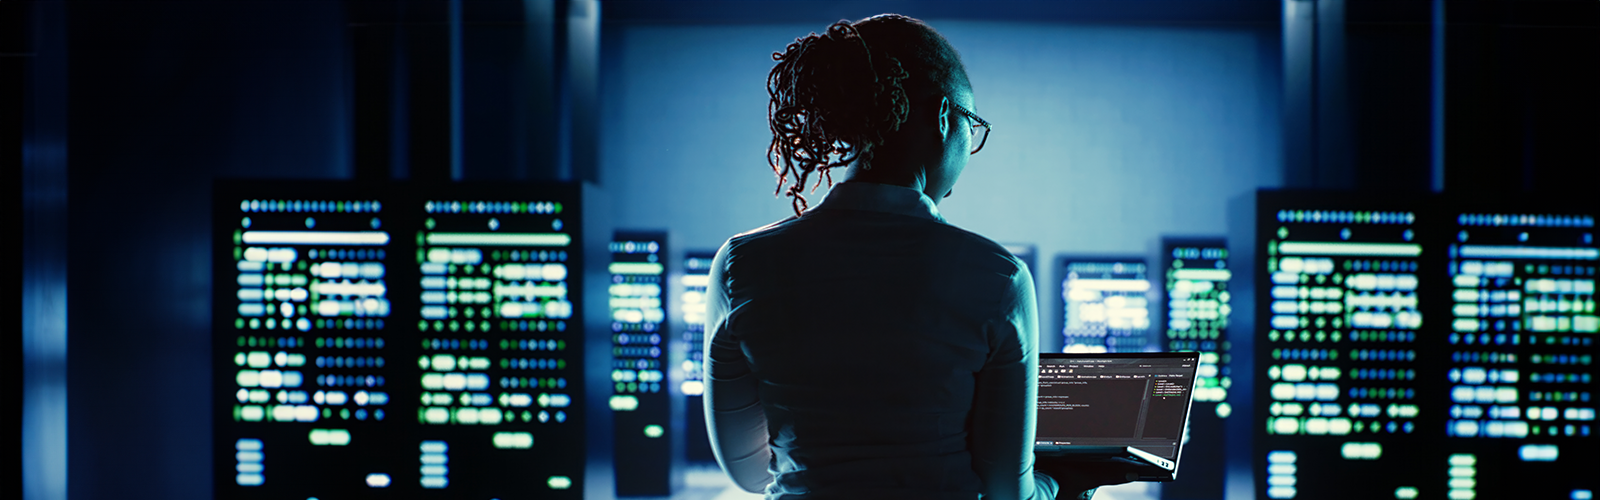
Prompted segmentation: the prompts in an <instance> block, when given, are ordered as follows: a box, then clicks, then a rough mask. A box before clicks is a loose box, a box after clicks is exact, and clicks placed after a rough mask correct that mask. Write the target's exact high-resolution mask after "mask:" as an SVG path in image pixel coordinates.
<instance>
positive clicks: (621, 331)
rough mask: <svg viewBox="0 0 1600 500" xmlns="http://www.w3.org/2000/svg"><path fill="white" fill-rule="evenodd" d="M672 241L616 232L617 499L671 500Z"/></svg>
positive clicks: (613, 341)
mask: <svg viewBox="0 0 1600 500" xmlns="http://www.w3.org/2000/svg"><path fill="white" fill-rule="evenodd" d="M666 243H667V234H666V233H665V232H643V231H618V232H617V233H616V234H615V235H614V236H613V237H612V239H611V265H610V270H611V285H610V286H611V356H612V365H611V382H612V383H613V384H614V386H613V388H612V396H611V409H612V410H613V411H614V412H615V416H614V417H613V418H614V419H613V421H612V422H613V424H614V432H615V437H616V457H617V460H616V477H617V494H618V495H619V496H641V495H658V496H659V495H670V494H671V493H672V486H673V484H672V481H671V474H672V467H671V465H672V463H673V460H672V459H673V458H674V457H673V456H672V446H671V439H670V437H669V436H667V434H668V433H669V432H677V430H678V428H677V427H675V426H673V425H672V422H671V417H672V411H671V409H672V406H671V405H672V400H671V397H670V394H671V393H672V388H671V387H670V386H669V385H668V380H667V376H666V369H667V368H668V366H667V360H668V356H667V354H668V351H667V348H668V345H669V344H670V340H671V339H670V338H669V337H668V336H667V335H668V331H667V329H666V328H665V326H666V320H667V312H666V303H665V301H664V300H663V299H664V298H665V295H664V293H663V292H664V291H665V285H666V277H667V269H666V265H665V258H666V255H667V253H666Z"/></svg>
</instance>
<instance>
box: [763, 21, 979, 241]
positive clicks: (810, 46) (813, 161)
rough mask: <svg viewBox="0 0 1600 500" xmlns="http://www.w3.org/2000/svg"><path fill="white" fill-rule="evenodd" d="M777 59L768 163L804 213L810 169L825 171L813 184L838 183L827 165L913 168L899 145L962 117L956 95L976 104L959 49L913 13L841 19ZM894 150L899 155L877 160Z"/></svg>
mask: <svg viewBox="0 0 1600 500" xmlns="http://www.w3.org/2000/svg"><path fill="white" fill-rule="evenodd" d="M772 58H773V59H774V60H776V61H778V63H777V65H776V66H774V67H773V68H772V72H771V73H770V74H768V76H767V93H768V95H769V96H770V97H771V101H770V102H769V103H768V107H767V121H768V125H769V126H770V127H771V129H772V136H773V137H772V144H771V146H770V147H769V148H768V151H767V160H768V163H769V164H770V165H771V166H772V169H773V172H774V173H775V174H777V175H778V191H779V192H783V193H786V194H788V195H789V196H790V197H791V198H792V199H793V204H794V209H795V213H796V214H798V213H800V212H802V211H804V209H805V207H806V201H805V198H804V197H803V193H804V191H805V189H806V184H807V183H808V180H809V179H810V177H811V174H814V173H817V174H821V177H819V178H818V179H816V180H815V183H814V184H813V185H812V189H815V187H816V186H817V185H820V184H821V182H822V178H828V180H829V181H830V182H831V181H832V177H831V175H830V174H829V172H828V171H829V169H832V168H836V167H842V166H847V165H852V164H854V165H855V168H856V169H858V170H871V169H873V168H874V167H875V166H878V167H879V168H880V170H882V169H886V168H887V169H892V168H906V167H908V166H910V167H915V165H907V162H905V161H903V160H905V159H907V158H906V157H907V155H906V154H905V153H906V152H905V151H900V150H901V149H905V148H907V147H921V146H918V145H917V144H918V142H919V141H918V140H917V139H920V138H922V136H924V135H926V134H917V133H916V132H925V131H927V129H928V128H929V126H931V127H933V128H935V129H937V128H939V127H940V125H939V124H940V123H941V120H955V119H957V118H958V117H961V115H960V113H959V112H957V111H954V110H952V109H950V105H951V104H952V101H951V100H952V99H958V100H964V102H955V103H954V104H959V105H962V106H966V107H968V108H969V109H970V107H971V104H970V99H971V98H970V92H971V91H970V88H971V85H970V83H969V82H968V81H967V73H966V68H965V67H964V66H963V65H962V64H961V58H960V56H959V55H958V54H957V53H956V51H955V48H954V47H951V45H950V42H948V41H946V40H945V39H944V37H943V36H941V35H940V34H939V33H938V32H937V31H934V30H933V28H932V27H930V26H928V25H927V24H924V23H923V22H921V21H918V20H916V19H912V18H909V17H905V16H900V15H895V14H884V15H879V16H873V17H869V18H866V19H863V20H860V21H857V22H855V23H850V22H846V21H839V22H837V23H834V24H833V25H831V26H829V27H828V29H827V30H826V32H824V33H822V34H817V33H812V34H810V35H807V36H805V37H801V38H798V39H796V40H795V42H794V43H791V44H789V46H788V47H787V48H786V49H785V50H784V51H783V52H781V53H778V52H775V53H773V55H772ZM941 109H943V111H941ZM908 122H909V125H908ZM946 132H947V131H946ZM941 133H943V132H941ZM956 135H962V134H956ZM923 149H926V148H923ZM912 156H915V155H912ZM891 157H892V158H894V159H895V160H899V161H891V162H881V163H888V165H880V164H875V163H874V161H873V160H874V159H880V160H883V159H886V158H891ZM964 161H965V160H964V158H963V159H962V162H963V164H964ZM913 163H914V162H913ZM905 173H907V174H910V173H911V172H905ZM957 173H959V171H958V172H957ZM790 177H793V180H792V184H790V182H791V180H790ZM951 182H952V183H953V179H952V180H951ZM786 186H787V188H786Z"/></svg>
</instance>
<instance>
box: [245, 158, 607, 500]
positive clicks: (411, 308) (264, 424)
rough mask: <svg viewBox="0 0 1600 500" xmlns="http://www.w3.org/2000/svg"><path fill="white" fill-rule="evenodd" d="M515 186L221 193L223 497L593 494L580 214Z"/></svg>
mask: <svg viewBox="0 0 1600 500" xmlns="http://www.w3.org/2000/svg"><path fill="white" fill-rule="evenodd" d="M517 188H518V189H516V190H514V191H510V192H514V193H516V196H515V197H510V196H499V195H505V194H507V192H508V189H509V188H508V187H497V188H493V189H489V188H472V187H470V186H450V187H448V188H447V189H445V190H431V191H435V193H428V194H437V195H439V196H433V197H429V196H414V195H413V192H412V191H409V190H407V189H405V188H404V187H403V186H393V185H383V186H373V185H360V186H358V185H354V184H345V183H318V182H248V183H243V182H219V183H217V185H216V189H215V192H214V196H213V198H214V200H215V201H214V203H215V205H214V207H215V208H214V220H215V221H216V222H215V227H214V233H213V235H214V242H215V245H216V246H215V247H214V248H215V253H214V255H215V260H214V265H215V268H214V271H213V277H214V285H213V289H214V291H215V295H214V297H213V304H214V313H213V314H214V318H215V319H216V324H215V325H214V329H213V331H214V334H213V335H214V344H213V345H214V349H213V352H214V353H215V360H214V364H213V370H214V373H215V379H214V382H213V386H214V387H215V393H214V398H215V401H216V404H215V406H214V408H215V413H214V415H215V417H214V428H213V432H214V445H213V446H214V453H215V460H213V467H214V471H215V475H214V477H215V479H214V481H215V488H216V496H218V497H223V498H313V497H315V498H343V497H357V496H372V495H380V496H381V495H390V496H401V497H413V496H417V495H419V494H422V492H426V491H434V492H435V493H434V494H436V495H440V496H441V497H462V496H468V497H480V496H481V497H498V498H577V497H579V496H580V495H581V493H580V491H581V489H580V488H578V487H579V486H581V481H582V479H583V461H584V458H583V457H584V456H585V452H584V432H583V429H584V426H583V415H582V404H581V402H582V401H581V396H582V394H583V393H582V390H581V381H582V380H583V377H582V375H581V374H582V367H581V362H580V361H581V359H582V356H581V346H582V342H581V340H582V325H581V322H577V323H568V319H569V318H572V317H573V315H574V314H576V313H577V311H578V310H579V306H578V304H576V303H575V302H574V301H573V299H572V297H577V296H578V295H577V291H578V289H579V286H580V285H579V284H578V282H577V281H578V280H577V279H576V277H577V276H579V275H577V274H574V275H573V277H572V278H570V279H569V277H568V276H567V273H565V272H563V271H564V269H565V268H566V267H567V266H573V267H576V266H577V265H578V262H577V260H578V258H579V257H580V255H581V253H580V252H577V251H576V243H577V242H578V241H581V240H580V238H581V235H580V233H579V231H578V227H577V226H578V225H579V223H578V221H581V219H580V218H579V217H578V213H577V212H578V210H577V209H578V207H579V205H580V203H579V202H580V200H579V199H578V194H577V191H576V189H575V188H574V187H571V186H563V185H543V186H531V185H524V186H517ZM446 191H447V192H446ZM529 195H532V196H529ZM530 198H531V199H530ZM569 250H570V251H572V253H571V254H568V253H567V252H568V251H569Z"/></svg>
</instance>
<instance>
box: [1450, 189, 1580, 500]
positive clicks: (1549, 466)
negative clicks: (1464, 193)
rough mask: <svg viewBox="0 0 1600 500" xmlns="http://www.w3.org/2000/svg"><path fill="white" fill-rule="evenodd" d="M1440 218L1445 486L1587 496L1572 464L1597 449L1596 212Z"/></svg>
mask: <svg viewBox="0 0 1600 500" xmlns="http://www.w3.org/2000/svg"><path fill="white" fill-rule="evenodd" d="M1450 215H1451V216H1452V217H1451V219H1453V220H1452V221H1451V222H1454V225H1453V226H1454V227H1452V229H1453V231H1452V232H1450V233H1448V234H1446V236H1447V237H1448V238H1449V239H1450V240H1452V241H1450V243H1449V246H1448V247H1447V248H1448V250H1447V256H1448V258H1449V263H1448V270H1449V283H1450V287H1449V294H1450V299H1451V300H1450V304H1449V320H1448V322H1447V323H1445V324H1447V325H1448V331H1449V334H1448V335H1447V340H1448V343H1449V346H1448V348H1447V349H1446V352H1447V353H1448V356H1449V358H1448V359H1447V360H1445V366H1446V368H1445V373H1444V379H1445V380H1444V381H1443V382H1447V383H1448V386H1447V387H1448V395H1449V396H1448V398H1449V402H1448V405H1449V406H1448V409H1447V410H1446V411H1445V418H1446V419H1447V421H1446V424H1445V426H1444V434H1445V435H1447V436H1449V437H1451V438H1452V439H1451V440H1450V445H1449V450H1450V451H1451V452H1452V454H1451V455H1450V456H1449V457H1445V458H1444V460H1446V461H1448V462H1446V463H1445V464H1441V465H1449V466H1450V469H1449V470H1450V471H1451V475H1452V476H1453V477H1452V478H1451V479H1450V480H1449V481H1448V482H1446V484H1444V485H1443V486H1444V487H1447V488H1448V492H1449V495H1451V496H1452V497H1460V496H1474V495H1475V496H1477V497H1480V498H1481V497H1485V496H1493V493H1492V492H1496V491H1517V492H1518V494H1519V495H1526V497H1527V498H1567V497H1569V495H1577V494H1578V493H1574V492H1578V491H1583V492H1588V491H1592V490H1593V488H1594V486H1595V485H1594V482H1593V481H1592V480H1591V481H1583V480H1580V479H1579V478H1584V477H1588V476H1589V475H1588V474H1586V473H1585V471H1586V470H1587V467H1583V466H1579V465H1578V463H1580V462H1590V463H1592V460H1593V457H1592V456H1590V455H1592V454H1593V453H1594V450H1595V449H1596V443H1595V439H1594V437H1593V429H1592V425H1593V424H1594V420H1595V401H1593V400H1592V396H1591V392H1592V391H1591V388H1593V387H1594V385H1593V384H1594V382H1593V377H1594V364H1593V362H1594V355H1595V345H1594V337H1595V333H1596V331H1597V324H1596V323H1597V322H1596V317H1597V316H1596V313H1595V306H1594V302H1595V300H1594V299H1595V294H1594V289H1595V280H1596V277H1595V267H1596V264H1597V262H1596V259H1597V257H1600V249H1597V247H1596V245H1595V243H1594V214H1593V213H1592V212H1591V213H1588V214H1583V213H1549V212H1541V213H1496V212H1494V211H1476V210H1456V211H1454V212H1453V213H1451V214H1450ZM1441 326H1444V325H1441ZM1480 470H1482V471H1483V473H1482V474H1480V473H1479V471H1480ZM1527 477H1541V478H1544V477H1549V478H1551V480H1549V481H1545V480H1540V481H1526V482H1525V481H1523V480H1521V478H1527ZM1463 479H1470V481H1469V480H1463Z"/></svg>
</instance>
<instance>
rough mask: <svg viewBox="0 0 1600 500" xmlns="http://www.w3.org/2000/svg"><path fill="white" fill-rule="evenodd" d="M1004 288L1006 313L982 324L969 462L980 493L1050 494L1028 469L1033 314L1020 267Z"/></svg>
mask: <svg viewBox="0 0 1600 500" xmlns="http://www.w3.org/2000/svg"><path fill="white" fill-rule="evenodd" d="M1006 294H1007V297H1006V304H1005V305H1006V311H1007V314H1006V316H1005V317H1004V318H1000V319H996V320H993V321H990V322H988V323H987V324H986V325H985V329H986V330H987V331H986V332H985V333H986V334H987V335H988V337H989V339H990V340H989V342H990V345H989V349H990V355H989V361H988V363H986V364H985V365H984V367H983V370H982V371H979V372H978V375H977V385H976V387H975V392H976V394H975V396H974V398H973V399H974V401H973V408H972V433H971V436H970V438H969V439H970V440H971V441H970V442H971V444H972V445H971V449H972V461H973V464H972V465H973V468H974V469H975V470H976V471H977V472H978V476H979V477H981V478H983V484H984V487H983V497H984V498H986V499H990V498H993V499H1007V500H1009V499H1014V498H1016V499H1025V500H1031V499H1048V498H1053V497H1054V496H1055V493H1056V491H1055V490H1056V483H1055V481H1054V480H1052V479H1050V477H1049V476H1045V475H1042V474H1038V475H1036V474H1035V473H1034V472H1033V438H1034V433H1033V431H1034V421H1033V420H1034V415H1035V413H1034V408H1035V405H1036V404H1037V402H1036V399H1035V398H1036V397H1037V394H1038V377H1039V326H1038V325H1039V319H1038V308H1037V305H1036V304H1035V299H1034V292H1033V277H1032V276H1031V275H1030V274H1029V273H1028V270H1027V268H1026V267H1021V268H1020V269H1019V270H1018V271H1017V274H1016V275H1014V276H1012V280H1011V287H1010V288H1009V289H1008V290H1007V291H1006Z"/></svg>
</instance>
